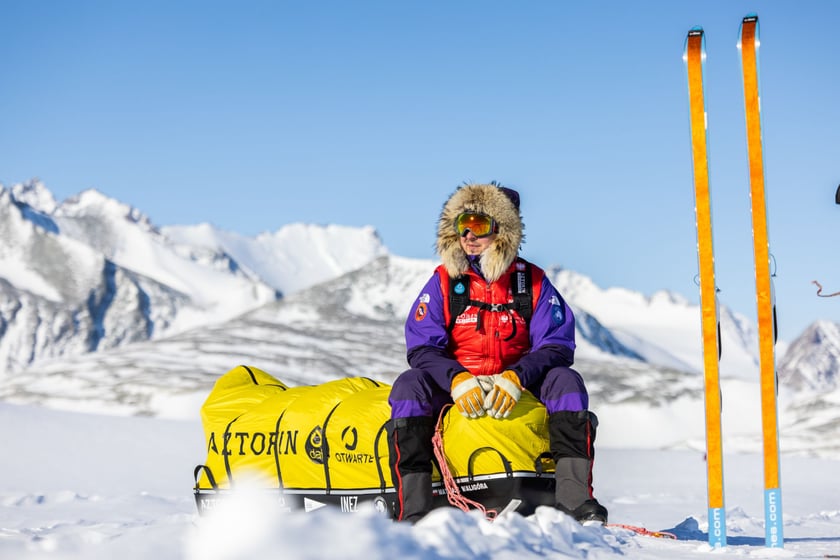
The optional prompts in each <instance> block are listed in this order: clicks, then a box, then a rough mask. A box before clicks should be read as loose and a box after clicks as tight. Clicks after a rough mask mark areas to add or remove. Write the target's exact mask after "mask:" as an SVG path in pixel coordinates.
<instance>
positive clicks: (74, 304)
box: [0, 182, 840, 454]
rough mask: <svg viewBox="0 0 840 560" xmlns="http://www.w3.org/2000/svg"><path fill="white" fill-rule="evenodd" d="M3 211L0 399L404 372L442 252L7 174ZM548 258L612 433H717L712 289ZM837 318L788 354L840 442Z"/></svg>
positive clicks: (810, 413)
mask: <svg viewBox="0 0 840 560" xmlns="http://www.w3.org/2000/svg"><path fill="white" fill-rule="evenodd" d="M0 217H2V221H0V228H2V230H3V231H2V232H0V233H2V234H3V235H2V238H0V368H5V369H0V399H3V400H7V401H11V402H25V403H38V404H46V405H50V406H54V407H61V408H71V409H85V410H97V411H101V410H105V411H107V412H109V413H117V414H143V415H161V416H176V417H184V416H187V417H195V416H196V415H197V408H198V406H199V404H200V402H201V401H202V400H203V398H204V397H205V396H206V394H207V392H208V391H209V389H210V387H211V386H212V384H213V383H214V382H215V380H216V379H217V378H218V377H219V375H221V374H222V373H224V372H225V371H227V370H229V369H231V368H232V367H234V366H236V365H238V364H249V365H254V366H257V367H260V368H262V369H264V370H265V371H268V372H269V373H271V374H272V375H274V376H275V377H278V378H280V379H282V380H283V381H284V382H286V383H289V384H309V383H317V382H321V381H325V380H329V379H334V378H338V377H345V376H350V375H364V376H369V377H375V378H377V379H381V380H383V381H386V382H390V381H392V380H393V378H394V377H395V376H396V375H397V374H398V373H399V372H400V371H402V370H403V369H405V367H406V364H405V348H404V344H403V321H404V317H405V314H406V312H407V310H408V307H409V306H410V304H411V300H412V298H413V297H414V295H415V294H417V293H418V292H419V290H420V288H421V287H422V285H423V283H424V282H425V281H426V280H427V278H428V276H429V275H430V274H431V272H432V270H433V268H434V266H435V263H434V262H433V261H422V260H416V259H406V258H402V257H397V256H393V255H390V254H389V253H388V251H387V249H386V248H385V247H384V246H383V244H382V243H381V241H380V240H379V238H378V236H377V234H376V232H375V230H374V229H373V228H370V227H366V228H349V227H342V226H313V225H304V224H293V225H288V226H284V227H283V228H281V229H279V230H278V231H277V232H274V233H264V234H261V235H259V236H257V237H256V238H249V237H246V236H242V235H239V234H236V233H232V232H223V231H220V230H218V229H216V228H214V227H212V226H210V225H208V224H202V225H199V226H190V227H185V226H179V227H169V228H160V229H159V228H156V227H154V226H153V225H152V224H151V222H150V221H149V219H148V218H146V217H145V216H143V215H142V214H141V213H140V212H139V211H137V210H136V209H133V208H130V207H128V206H126V205H123V204H121V203H119V202H116V201H114V200H111V199H109V198H107V197H105V196H104V195H102V194H101V193H98V192H96V191H86V192H84V193H82V194H81V195H79V196H77V197H74V198H72V199H70V200H68V201H65V202H63V203H61V204H58V203H56V202H55V200H54V199H53V197H52V195H51V194H50V193H49V191H48V190H47V189H46V188H45V187H44V186H43V185H42V184H40V183H38V182H32V183H29V184H25V185H16V186H14V187H12V188H11V189H3V188H0ZM547 272H548V274H549V276H550V278H551V279H552V281H553V282H554V283H555V285H556V286H557V287H558V288H559V289H560V291H561V293H563V295H564V297H565V298H566V299H567V301H568V302H569V303H570V305H571V306H572V307H573V309H574V310H575V315H576V319H577V328H578V337H577V338H578V349H577V367H578V369H580V370H581V372H582V373H583V374H584V375H585V377H586V379H587V383H588V386H589V388H590V392H591V393H592V402H593V407H596V409H597V411H598V414H599V416H601V418H602V423H603V425H604V426H611V427H610V428H605V429H603V430H602V431H601V436H600V437H601V438H602V440H606V442H607V443H608V444H611V445H612V446H619V447H622V446H641V447H677V448H679V447H696V448H702V447H703V430H704V426H703V376H702V350H701V347H700V312H699V309H698V307H697V306H696V305H693V304H691V303H690V302H688V301H686V300H685V299H684V298H682V297H681V296H679V295H676V294H672V293H667V292H659V293H656V294H654V295H652V296H645V295H643V294H640V293H637V292H633V291H630V290H626V289H623V288H615V287H613V288H608V289H602V288H600V287H599V286H597V285H596V284H595V283H594V282H592V280H591V279H590V278H588V277H586V276H584V275H582V274H580V273H577V272H574V271H570V270H566V269H562V268H557V267H554V268H548V269H547ZM720 317H721V335H722V349H723V357H722V360H721V373H722V379H723V380H722V392H723V395H724V422H725V424H726V425H727V426H728V428H727V433H728V434H729V435H728V436H727V437H728V438H729V440H731V444H732V445H734V446H735V447H736V448H738V449H745V450H754V449H757V448H758V447H759V446H760V437H759V434H760V403H759V392H758V389H757V384H758V361H757V358H756V346H757V344H756V339H757V337H756V334H755V331H754V329H753V327H752V326H751V325H750V324H749V322H748V321H747V320H746V319H744V318H743V317H740V316H738V315H735V314H733V313H731V312H730V311H729V310H728V309H726V308H722V309H721V312H720ZM815 329H816V331H817V332H816V333H812V332H811V331H812V330H815ZM838 330H840V327H838V326H837V325H833V324H830V323H828V324H824V323H818V324H817V325H815V326H813V327H812V328H811V329H809V331H807V332H806V333H804V334H803V336H802V337H801V338H800V339H799V340H797V341H795V342H794V343H793V344H792V345H791V350H790V352H789V353H788V356H786V357H785V360H784V361H783V362H782V366H781V368H780V381H781V384H782V390H781V392H780V396H781V399H782V401H781V402H782V404H783V406H784V407H786V408H783V410H782V412H781V417H780V418H781V419H780V422H781V424H782V425H783V430H782V434H783V440H784V438H785V434H787V433H790V434H797V439H796V440H795V441H791V443H790V444H789V445H788V448H790V449H796V450H805V449H817V450H818V452H820V453H829V454H835V453H837V454H840V413H834V412H832V411H833V410H836V409H837V407H836V406H833V404H836V403H835V402H834V401H835V400H840V398H838V395H840V393H838V390H837V388H836V385H837V384H836V379H837V368H838V365H837V364H838V362H839V361H840V344H838V342H837V341H838V340H840V336H838ZM796 356H800V357H799V358H797V357H796ZM3 371H5V372H6V375H5V376H3V375H2V372H3ZM817 389H819V390H817ZM815 411H825V412H824V413H823V412H821V413H820V414H815ZM808 426H817V427H819V430H817V431H815V430H809V429H807V428H808ZM786 427H787V428H786Z"/></svg>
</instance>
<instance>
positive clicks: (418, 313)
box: [414, 301, 429, 322]
mask: <svg viewBox="0 0 840 560" xmlns="http://www.w3.org/2000/svg"><path fill="white" fill-rule="evenodd" d="M428 312H429V309H428V307H427V306H426V302H423V301H421V302H420V303H419V304H418V305H417V309H415V310H414V320H415V321H417V322H420V321H422V320H423V319H425V318H426V315H427V314H428Z"/></svg>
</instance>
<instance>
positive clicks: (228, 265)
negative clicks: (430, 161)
mask: <svg viewBox="0 0 840 560" xmlns="http://www.w3.org/2000/svg"><path fill="white" fill-rule="evenodd" d="M348 247H352V248H353V250H350V251H345V250H344V249H346V248H348ZM384 251H385V249H384V247H383V246H382V244H381V242H380V241H379V239H378V237H377V235H376V233H375V231H373V229H372V228H362V229H359V228H348V227H341V226H327V227H320V226H307V225H302V224H292V225H288V226H285V227H283V228H281V229H280V230H278V231H277V232H275V233H273V234H264V235H261V236H259V237H258V238H256V239H247V238H244V237H242V236H239V235H237V234H232V233H226V232H221V231H218V230H215V229H213V228H211V227H209V226H196V227H193V228H169V229H167V230H160V229H158V228H156V227H155V226H154V225H152V223H151V222H150V220H149V219H148V218H147V217H146V216H145V215H143V214H142V213H141V212H140V211H139V210H137V209H135V208H132V207H130V206H127V205H125V204H122V203H120V202H118V201H116V200H113V199H110V198H108V197H106V196H105V195H103V194H102V193H99V192H97V191H94V190H88V191H85V192H83V193H81V194H79V195H78V196H76V197H73V198H71V199H69V200H66V201H64V202H62V203H61V204H58V203H56V201H55V199H54V197H53V196H52V194H51V193H50V192H49V191H48V190H47V188H46V187H45V186H44V185H43V184H42V183H40V182H38V181H32V182H29V183H25V184H18V185H15V186H13V187H11V188H8V189H7V188H5V187H3V186H2V185H0V378H1V377H3V376H4V374H7V373H9V372H13V371H19V370H21V369H23V368H26V367H28V366H29V365H30V364H32V363H34V362H36V361H37V360H39V359H44V358H57V357H68V356H74V355H79V354H84V353H87V352H94V351H99V350H104V349H109V348H117V347H121V346H124V345H126V344H131V343H134V342H139V341H144V340H150V339H157V338H161V337H164V336H168V335H172V334H174V333H178V332H182V331H185V330H188V329H190V328H192V327H197V326H201V325H207V324H216V323H219V322H222V321H225V320H227V319H230V318H232V317H235V316H237V315H239V314H241V313H243V312H246V311H248V310H251V309H254V308H256V307H259V306H260V305H263V304H265V303H268V302H271V301H275V300H277V299H278V298H279V297H280V296H281V294H282V293H286V292H293V291H295V290H298V289H300V288H301V287H302V286H305V285H311V283H315V282H318V281H322V280H326V279H329V278H334V277H336V276H339V275H341V274H344V273H346V272H348V271H351V270H353V269H355V268H358V267H359V266H362V265H363V264H364V263H366V262H368V261H370V260H371V259H372V258H374V257H375V256H377V255H380V254H383V253H384ZM254 264H256V265H258V266H259V271H258V272H257V271H256V269H254V268H253V265H254Z"/></svg>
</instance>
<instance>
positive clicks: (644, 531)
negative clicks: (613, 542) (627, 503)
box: [606, 523, 677, 539]
mask: <svg viewBox="0 0 840 560" xmlns="http://www.w3.org/2000/svg"><path fill="white" fill-rule="evenodd" d="M606 526H607V527H619V528H621V529H627V530H628V531H633V532H634V533H636V534H639V535H645V536H647V537H657V538H660V539H676V538H677V535H675V534H674V533H669V532H667V531H650V530H648V529H645V528H644V527H636V526H635V525H622V524H620V523H608V524H607V525H606Z"/></svg>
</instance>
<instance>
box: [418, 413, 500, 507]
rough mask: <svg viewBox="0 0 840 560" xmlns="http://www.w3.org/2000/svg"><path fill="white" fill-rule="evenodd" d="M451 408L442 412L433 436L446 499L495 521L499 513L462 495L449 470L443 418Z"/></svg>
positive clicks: (433, 445)
mask: <svg viewBox="0 0 840 560" xmlns="http://www.w3.org/2000/svg"><path fill="white" fill-rule="evenodd" d="M450 406H452V405H446V406H444V407H443V409H442V410H441V411H440V416H438V421H437V425H436V426H435V435H434V436H432V448H433V449H434V452H435V457H436V458H437V462H438V468H439V469H440V476H441V478H442V479H443V485H444V487H445V488H446V499H447V500H448V501H449V503H450V504H452V505H453V506H455V507H456V508H458V509H460V510H461V511H470V507H471V506H472V508H475V509H478V510H480V511H481V513H483V514H484V517H486V518H487V519H493V518H495V517H496V515H497V513H498V512H497V511H496V510H494V509H487V508H485V507H484V506H483V505H482V504H480V503H478V502H476V501H474V500H471V499H469V498H467V497H466V496H464V495H462V494H461V489H460V488H459V487H458V483H456V482H455V477H454V476H452V471H450V470H449V463H448V462H447V460H446V453H445V452H444V449H443V416H444V414H446V410H447V409H448V408H449V407H450Z"/></svg>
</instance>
